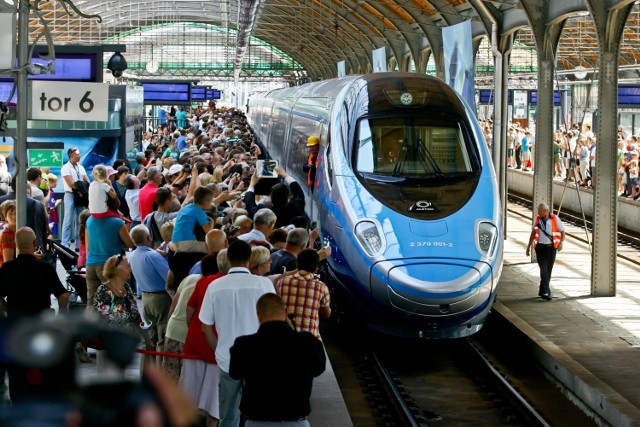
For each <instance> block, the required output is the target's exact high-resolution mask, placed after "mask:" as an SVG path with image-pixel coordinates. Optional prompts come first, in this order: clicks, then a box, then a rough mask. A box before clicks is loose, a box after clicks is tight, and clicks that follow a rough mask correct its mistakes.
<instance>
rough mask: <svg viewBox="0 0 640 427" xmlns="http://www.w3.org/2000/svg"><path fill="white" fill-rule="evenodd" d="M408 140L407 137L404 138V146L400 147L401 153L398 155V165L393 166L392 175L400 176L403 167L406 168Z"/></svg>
mask: <svg viewBox="0 0 640 427" xmlns="http://www.w3.org/2000/svg"><path fill="white" fill-rule="evenodd" d="M407 142H408V141H407V138H403V139H402V148H400V155H399V156H398V161H397V162H396V165H395V166H394V167H393V172H391V176H400V172H402V168H404V162H405V161H406V159H407Z"/></svg>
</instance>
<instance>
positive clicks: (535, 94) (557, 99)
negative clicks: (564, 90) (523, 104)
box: [529, 90, 560, 105]
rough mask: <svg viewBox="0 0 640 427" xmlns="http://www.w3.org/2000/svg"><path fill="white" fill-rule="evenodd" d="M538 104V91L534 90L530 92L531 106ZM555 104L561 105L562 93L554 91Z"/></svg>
mask: <svg viewBox="0 0 640 427" xmlns="http://www.w3.org/2000/svg"><path fill="white" fill-rule="evenodd" d="M537 103H538V91H537V90H532V91H529V104H537ZM553 104H554V105H560V91H559V90H554V91H553Z"/></svg>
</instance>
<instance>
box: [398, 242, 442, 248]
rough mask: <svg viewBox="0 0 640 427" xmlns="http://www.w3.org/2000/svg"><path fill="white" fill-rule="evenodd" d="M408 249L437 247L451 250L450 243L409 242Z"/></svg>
mask: <svg viewBox="0 0 640 427" xmlns="http://www.w3.org/2000/svg"><path fill="white" fill-rule="evenodd" d="M409 247H410V248H422V247H439V248H452V247H453V243H451V242H409Z"/></svg>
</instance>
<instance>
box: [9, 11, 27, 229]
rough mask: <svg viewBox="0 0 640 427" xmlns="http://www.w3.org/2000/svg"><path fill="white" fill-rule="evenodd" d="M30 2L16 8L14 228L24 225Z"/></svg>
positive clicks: (25, 212)
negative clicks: (15, 221) (16, 92)
mask: <svg viewBox="0 0 640 427" xmlns="http://www.w3.org/2000/svg"><path fill="white" fill-rule="evenodd" d="M30 59H31V58H29V1H28V0H20V3H19V6H18V71H17V77H16V85H17V88H18V105H17V109H16V139H15V141H14V145H13V157H14V159H15V162H16V171H15V173H16V176H17V177H18V178H17V179H16V207H17V210H16V214H17V215H16V220H17V226H18V228H19V227H24V226H25V225H27V114H28V105H29V86H28V84H29V82H28V80H27V70H26V66H27V65H28V64H29V61H30Z"/></svg>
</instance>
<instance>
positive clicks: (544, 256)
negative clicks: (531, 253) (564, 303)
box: [536, 244, 558, 296]
mask: <svg viewBox="0 0 640 427" xmlns="http://www.w3.org/2000/svg"><path fill="white" fill-rule="evenodd" d="M557 252H558V251H557V249H556V248H554V247H553V245H541V244H538V245H536V259H537V261H538V267H540V290H539V291H538V293H539V295H549V296H550V295H551V289H549V281H550V280H551V271H552V270H553V263H554V262H556V253H557Z"/></svg>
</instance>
